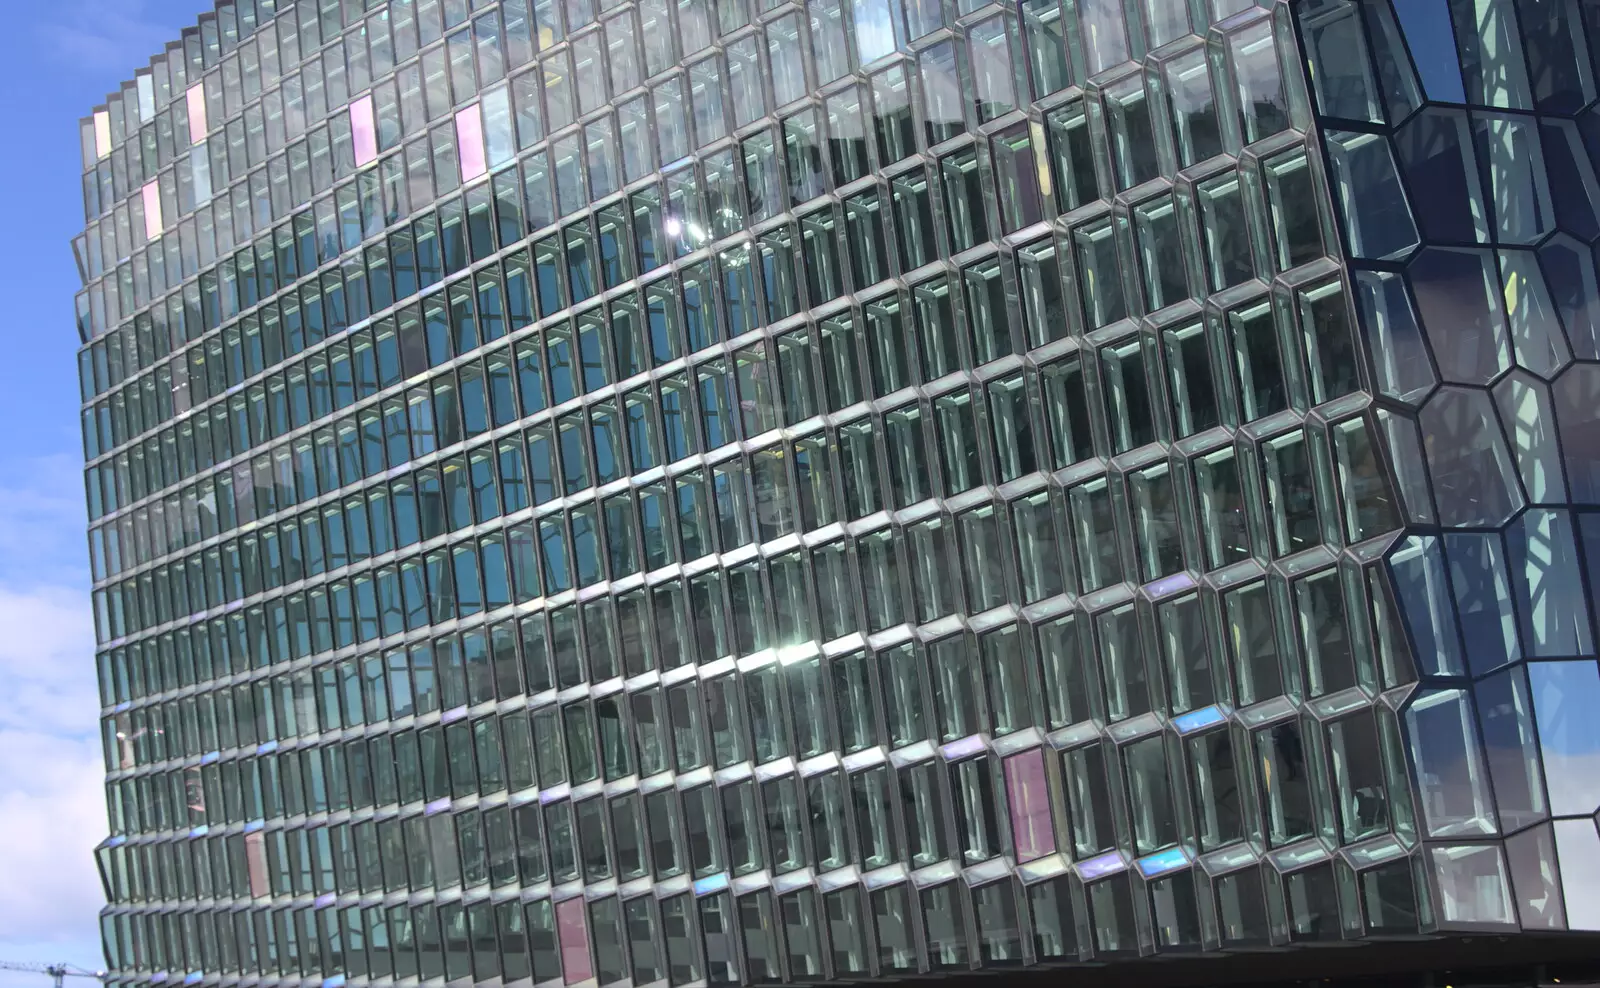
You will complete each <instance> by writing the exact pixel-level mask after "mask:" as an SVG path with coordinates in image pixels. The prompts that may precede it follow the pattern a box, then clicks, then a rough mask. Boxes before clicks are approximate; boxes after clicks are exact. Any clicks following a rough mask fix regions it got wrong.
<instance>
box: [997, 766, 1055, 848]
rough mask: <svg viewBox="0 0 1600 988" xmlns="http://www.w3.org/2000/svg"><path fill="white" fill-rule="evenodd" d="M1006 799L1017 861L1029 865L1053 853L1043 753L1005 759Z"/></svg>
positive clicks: (1052, 830)
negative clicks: (1009, 808)
mask: <svg viewBox="0 0 1600 988" xmlns="http://www.w3.org/2000/svg"><path fill="white" fill-rule="evenodd" d="M1005 773H1006V797H1007V801H1008V802H1009V803H1010V804H1011V836H1012V839H1013V841H1014V842H1015V845H1016V849H1017V860H1018V861H1019V862H1021V861H1032V860H1033V859H1035V858H1042V857H1044V856H1045V855H1046V854H1054V853H1055V850H1056V835H1055V829H1054V828H1053V827H1052V826H1051V822H1050V790H1049V788H1048V786H1047V784H1046V782H1045V777H1044V753H1043V752H1042V751H1040V750H1039V749H1038V748H1035V749H1033V750H1032V751H1024V752H1023V753H1022V754H1020V755H1012V756H1011V757H1010V758H1007V759H1006V763H1005Z"/></svg>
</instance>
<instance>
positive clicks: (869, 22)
mask: <svg viewBox="0 0 1600 988" xmlns="http://www.w3.org/2000/svg"><path fill="white" fill-rule="evenodd" d="M855 22H856V51H857V52H858V53H859V54H860V56H861V63H862V64H863V65H865V64H866V63H867V62H870V61H872V60H874V59H878V58H882V57H883V56H885V55H888V54H890V53H891V52H893V51H894V20H893V18H892V17H891V15H890V13H889V0H856V3H855Z"/></svg>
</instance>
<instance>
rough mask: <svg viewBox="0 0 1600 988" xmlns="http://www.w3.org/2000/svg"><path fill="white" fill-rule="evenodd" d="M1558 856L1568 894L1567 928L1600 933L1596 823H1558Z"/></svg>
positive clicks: (1599, 855)
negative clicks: (1598, 931)
mask: <svg viewBox="0 0 1600 988" xmlns="http://www.w3.org/2000/svg"><path fill="white" fill-rule="evenodd" d="M1555 830H1556V856H1557V857H1559V858H1560V859H1561V887H1562V889H1563V890H1564V891H1565V892H1566V896H1565V898H1566V900H1567V902H1566V905H1567V925H1568V926H1569V927H1570V928H1571V929H1574V930H1600V835H1597V834H1596V833H1595V829H1594V821H1593V820H1557V821H1556V826H1555Z"/></svg>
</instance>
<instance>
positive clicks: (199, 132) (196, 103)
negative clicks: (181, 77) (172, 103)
mask: <svg viewBox="0 0 1600 988" xmlns="http://www.w3.org/2000/svg"><path fill="white" fill-rule="evenodd" d="M210 129H211V128H210V127H208V126H206V86H205V83H203V82H197V83H195V84H194V85H192V86H190V87H189V143H190V144H199V143H200V142H201V141H202V140H205V136H206V131H208V130H210Z"/></svg>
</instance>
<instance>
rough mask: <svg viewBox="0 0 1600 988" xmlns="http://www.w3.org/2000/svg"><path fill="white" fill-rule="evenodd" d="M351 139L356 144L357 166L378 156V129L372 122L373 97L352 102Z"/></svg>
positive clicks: (364, 97) (365, 97)
mask: <svg viewBox="0 0 1600 988" xmlns="http://www.w3.org/2000/svg"><path fill="white" fill-rule="evenodd" d="M350 139H351V141H352V142H353V143H354V144H355V146H356V167H357V168H360V167H361V166H362V165H364V164H366V163H368V162H369V161H373V160H375V159H376V158H377V157H378V129H377V127H376V125H374V124H373V122H372V97H371V96H363V97H361V98H360V99H358V100H356V101H355V102H354V103H351V104H350Z"/></svg>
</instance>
